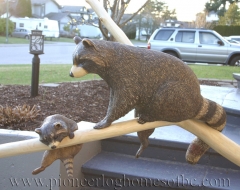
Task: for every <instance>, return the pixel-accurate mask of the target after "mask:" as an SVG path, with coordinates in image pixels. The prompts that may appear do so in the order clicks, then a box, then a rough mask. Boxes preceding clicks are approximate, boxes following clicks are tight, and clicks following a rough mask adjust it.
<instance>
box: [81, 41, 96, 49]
mask: <svg viewBox="0 0 240 190" xmlns="http://www.w3.org/2000/svg"><path fill="white" fill-rule="evenodd" d="M82 43H83V45H84V46H85V47H94V48H95V49H96V45H95V44H94V43H93V41H92V40H89V39H83V40H82ZM96 50H97V49H96Z"/></svg>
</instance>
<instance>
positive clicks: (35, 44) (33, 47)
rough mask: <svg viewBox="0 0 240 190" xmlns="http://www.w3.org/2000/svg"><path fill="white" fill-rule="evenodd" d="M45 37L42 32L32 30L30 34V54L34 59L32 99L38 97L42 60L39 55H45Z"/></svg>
mask: <svg viewBox="0 0 240 190" xmlns="http://www.w3.org/2000/svg"><path fill="white" fill-rule="evenodd" d="M43 48H44V35H42V31H41V30H37V29H36V30H32V33H31V34H30V44H29V53H31V54H33V55H34V57H33V59H32V83H31V97H35V96H37V95H38V84H39V65H40V59H39V57H38V55H40V54H43Z"/></svg>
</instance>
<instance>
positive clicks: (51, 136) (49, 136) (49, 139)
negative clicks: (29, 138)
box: [35, 122, 68, 149]
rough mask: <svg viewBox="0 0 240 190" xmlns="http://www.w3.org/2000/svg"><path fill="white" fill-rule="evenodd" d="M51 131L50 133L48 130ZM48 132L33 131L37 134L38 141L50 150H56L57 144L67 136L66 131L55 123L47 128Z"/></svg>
mask: <svg viewBox="0 0 240 190" xmlns="http://www.w3.org/2000/svg"><path fill="white" fill-rule="evenodd" d="M50 129H51V133H49V130H50ZM49 130H46V131H42V129H41V128H37V129H35V132H36V133H38V134H39V136H40V141H41V142H42V143H43V144H45V145H47V146H49V147H50V148H51V149H55V148H57V146H58V145H59V143H60V142H61V141H62V140H63V139H64V138H65V137H67V136H68V131H67V130H66V129H65V128H64V127H63V126H62V124H61V123H60V122H55V123H53V125H52V126H51V125H50V126H49Z"/></svg>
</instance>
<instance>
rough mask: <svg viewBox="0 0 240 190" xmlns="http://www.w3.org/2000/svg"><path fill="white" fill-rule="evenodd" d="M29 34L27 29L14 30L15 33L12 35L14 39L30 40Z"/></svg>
mask: <svg viewBox="0 0 240 190" xmlns="http://www.w3.org/2000/svg"><path fill="white" fill-rule="evenodd" d="M29 34H30V32H29V31H28V30H26V29H18V28H17V29H14V30H13V32H12V33H11V34H10V36H12V37H17V38H25V39H29Z"/></svg>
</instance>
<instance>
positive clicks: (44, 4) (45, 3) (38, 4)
mask: <svg viewBox="0 0 240 190" xmlns="http://www.w3.org/2000/svg"><path fill="white" fill-rule="evenodd" d="M31 2H32V16H33V17H35V18H44V17H45V15H47V14H49V13H59V12H60V11H59V10H60V9H61V8H62V7H61V6H60V5H59V4H58V3H57V2H56V1H55V0H31Z"/></svg>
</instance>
